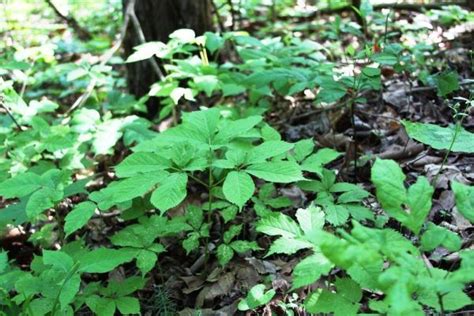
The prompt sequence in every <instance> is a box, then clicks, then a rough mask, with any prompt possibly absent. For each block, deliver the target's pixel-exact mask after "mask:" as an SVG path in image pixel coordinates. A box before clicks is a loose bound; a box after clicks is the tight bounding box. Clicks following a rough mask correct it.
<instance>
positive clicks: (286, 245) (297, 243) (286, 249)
mask: <svg viewBox="0 0 474 316" xmlns="http://www.w3.org/2000/svg"><path fill="white" fill-rule="evenodd" d="M312 247H313V244H311V243H309V242H307V241H304V240H300V239H294V238H287V237H280V238H278V239H276V240H275V241H274V242H273V243H272V245H271V246H270V249H269V250H268V253H267V254H266V257H268V256H271V255H273V254H275V253H279V254H286V255H293V254H295V253H297V252H298V251H300V250H302V249H308V248H312Z"/></svg>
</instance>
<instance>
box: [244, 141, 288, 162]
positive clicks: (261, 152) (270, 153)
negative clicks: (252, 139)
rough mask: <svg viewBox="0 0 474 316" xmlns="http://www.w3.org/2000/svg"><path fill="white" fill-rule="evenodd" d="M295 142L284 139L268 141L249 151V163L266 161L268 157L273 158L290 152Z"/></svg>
mask: <svg viewBox="0 0 474 316" xmlns="http://www.w3.org/2000/svg"><path fill="white" fill-rule="evenodd" d="M293 146H294V145H293V144H290V143H287V142H284V141H267V142H264V143H262V144H260V145H258V146H256V147H254V148H252V150H251V151H250V152H249V159H248V163H250V164H252V163H258V162H264V161H265V160H267V159H268V158H272V157H275V156H278V155H281V154H284V153H286V152H288V151H289V150H290V149H292V148H293Z"/></svg>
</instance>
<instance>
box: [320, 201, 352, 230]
mask: <svg viewBox="0 0 474 316" xmlns="http://www.w3.org/2000/svg"><path fill="white" fill-rule="evenodd" d="M324 212H325V213H326V220H327V221H328V222H329V223H331V224H332V225H334V226H341V225H344V224H345V223H346V222H347V220H348V219H349V211H348V210H347V208H345V207H344V206H342V205H336V204H333V203H328V204H325V205H324Z"/></svg>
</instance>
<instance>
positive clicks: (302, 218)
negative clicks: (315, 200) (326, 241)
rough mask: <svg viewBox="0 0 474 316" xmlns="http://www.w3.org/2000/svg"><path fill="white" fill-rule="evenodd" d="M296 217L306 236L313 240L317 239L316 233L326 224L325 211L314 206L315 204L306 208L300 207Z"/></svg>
mask: <svg viewBox="0 0 474 316" xmlns="http://www.w3.org/2000/svg"><path fill="white" fill-rule="evenodd" d="M296 218H297V219H298V223H299V224H300V227H301V229H302V230H303V232H304V235H305V238H306V239H308V240H310V241H312V242H314V241H316V235H317V234H318V232H319V231H320V230H321V229H323V226H324V213H323V212H322V211H321V208H320V207H316V206H314V204H311V205H310V206H309V207H308V208H306V209H302V208H300V209H298V210H297V211H296Z"/></svg>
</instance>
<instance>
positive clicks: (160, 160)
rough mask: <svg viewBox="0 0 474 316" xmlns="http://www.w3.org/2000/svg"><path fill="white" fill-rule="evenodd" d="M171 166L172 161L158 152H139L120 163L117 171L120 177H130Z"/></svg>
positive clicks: (116, 168)
mask: <svg viewBox="0 0 474 316" xmlns="http://www.w3.org/2000/svg"><path fill="white" fill-rule="evenodd" d="M169 167H171V162H170V161H169V160H168V159H166V158H164V157H162V156H160V155H158V154H155V153H151V152H137V153H133V154H131V155H130V156H128V157H127V158H125V159H124V160H123V161H122V162H121V163H120V164H118V165H117V166H116V167H115V171H116V173H117V176H119V177H120V178H128V177H132V176H136V175H139V174H143V173H148V172H154V171H160V170H165V169H167V168H169Z"/></svg>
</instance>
